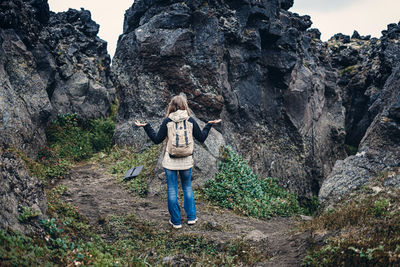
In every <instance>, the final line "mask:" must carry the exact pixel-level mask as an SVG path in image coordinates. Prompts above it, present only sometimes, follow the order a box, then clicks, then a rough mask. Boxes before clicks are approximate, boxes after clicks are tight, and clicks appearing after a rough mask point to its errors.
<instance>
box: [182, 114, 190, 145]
mask: <svg viewBox="0 0 400 267" xmlns="http://www.w3.org/2000/svg"><path fill="white" fill-rule="evenodd" d="M183 127H184V128H185V142H186V146H187V145H189V140H188V136H187V130H186V120H184V121H183Z"/></svg>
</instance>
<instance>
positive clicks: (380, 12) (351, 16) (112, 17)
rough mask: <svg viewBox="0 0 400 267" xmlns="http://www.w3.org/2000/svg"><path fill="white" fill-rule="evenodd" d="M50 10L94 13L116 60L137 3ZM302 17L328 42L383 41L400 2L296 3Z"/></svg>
mask: <svg viewBox="0 0 400 267" xmlns="http://www.w3.org/2000/svg"><path fill="white" fill-rule="evenodd" d="M48 2H49V5H50V10H51V11H54V12H61V11H66V10H68V8H74V9H78V10H79V9H80V8H81V7H83V8H85V9H87V10H90V12H91V13H92V19H93V20H94V21H96V22H97V24H100V32H99V37H100V38H102V39H103V40H105V41H107V42H108V53H109V54H110V55H111V57H113V55H114V52H115V48H116V44H117V40H118V36H119V35H120V34H121V33H122V28H123V21H124V14H125V10H126V9H128V8H129V7H130V6H131V5H132V4H133V0H114V1H99V0H68V1H65V0H48ZM289 11H291V12H295V13H298V14H300V15H310V16H311V20H312V21H313V25H312V27H313V28H318V29H319V30H320V32H321V33H322V35H321V39H322V40H324V41H326V40H327V39H329V38H330V37H331V36H332V35H334V34H335V33H339V32H341V33H343V34H347V35H352V33H353V31H354V30H357V31H358V32H359V33H360V34H361V35H368V34H370V35H372V37H378V38H379V37H380V36H381V31H382V30H385V29H386V26H387V24H389V23H398V22H399V20H400V0H294V6H293V7H292V8H291V9H290V10H289Z"/></svg>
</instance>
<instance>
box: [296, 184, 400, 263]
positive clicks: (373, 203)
mask: <svg viewBox="0 0 400 267" xmlns="http://www.w3.org/2000/svg"><path fill="white" fill-rule="evenodd" d="M376 186H377V187H380V188H381V189H382V191H381V192H379V193H377V192H375V191H374V190H373V189H372V187H373V186H372V185H369V186H364V188H363V189H361V190H360V191H359V192H358V193H357V194H356V195H354V196H352V197H351V198H350V199H348V200H346V201H344V202H342V203H341V204H339V205H338V206H336V207H335V208H334V209H328V210H326V211H324V212H323V213H322V214H320V215H319V216H317V217H316V218H315V219H314V220H313V221H312V222H310V223H306V224H305V225H303V227H304V228H303V230H308V231H311V232H312V233H313V234H314V235H322V236H330V237H329V238H326V239H325V241H324V243H322V244H321V243H319V244H315V246H314V247H313V249H311V250H310V251H309V253H308V256H307V257H306V258H305V260H304V263H303V265H304V266H396V265H399V264H400V190H399V189H384V188H383V187H382V186H381V185H380V184H379V183H378V184H375V187H376Z"/></svg>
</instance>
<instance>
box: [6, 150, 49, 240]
mask: <svg viewBox="0 0 400 267" xmlns="http://www.w3.org/2000/svg"><path fill="white" fill-rule="evenodd" d="M0 174H1V180H0V207H1V210H0V228H7V227H10V228H12V229H14V230H18V231H20V232H25V233H26V232H31V231H32V230H33V231H35V230H37V229H34V228H32V225H29V226H28V225H27V224H25V223H22V222H21V221H20V220H19V219H18V216H19V215H20V214H21V211H22V210H23V208H26V207H29V208H31V209H32V212H35V211H36V212H37V213H36V215H37V216H36V217H35V218H32V219H34V220H35V222H36V224H33V226H37V225H38V222H39V219H41V218H44V217H45V214H46V210H47V204H46V196H45V194H44V191H43V184H42V183H41V182H39V181H38V180H37V179H36V177H30V176H29V175H28V173H27V171H26V168H25V165H24V164H23V162H22V160H21V159H19V158H18V156H16V155H15V154H14V153H12V152H10V151H5V150H3V149H2V148H0Z"/></svg>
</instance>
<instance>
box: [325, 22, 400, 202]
mask: <svg viewBox="0 0 400 267" xmlns="http://www.w3.org/2000/svg"><path fill="white" fill-rule="evenodd" d="M399 40H400V26H398V25H396V24H390V25H389V26H388V30H387V31H383V36H382V37H381V38H380V40H376V39H374V40H366V41H365V40H360V39H359V38H357V39H355V38H353V39H352V40H351V41H348V42H346V43H347V44H340V45H339V49H340V47H342V49H340V50H341V51H336V52H337V54H336V56H335V57H334V58H339V57H341V56H342V57H343V58H345V57H344V56H343V55H341V53H345V54H351V55H353V56H352V57H347V59H348V60H349V63H347V65H348V64H351V65H350V67H348V66H346V65H344V66H343V65H342V67H345V68H344V70H342V74H343V75H342V78H341V79H340V80H341V81H342V86H343V90H344V94H345V95H347V96H346V97H345V98H344V99H348V100H347V101H345V102H344V103H345V105H347V107H348V108H347V115H346V119H347V125H348V129H349V130H348V135H347V136H348V138H347V141H348V143H349V144H351V145H355V146H358V153H357V154H356V155H355V156H350V157H348V158H346V159H345V160H344V161H341V160H340V161H338V162H337V163H336V164H335V167H334V168H333V171H332V173H331V174H330V175H329V176H328V177H327V179H326V180H325V181H324V183H323V185H322V187H321V191H320V195H319V198H320V201H321V202H322V203H324V204H329V203H331V202H337V201H338V200H340V199H341V198H343V197H345V196H347V195H348V194H349V193H351V192H352V191H354V190H356V189H359V188H361V187H362V186H363V185H364V184H366V183H368V182H370V181H372V180H373V179H377V178H379V179H384V182H383V184H384V185H385V186H399V185H400V117H399V116H400V86H399V84H400V83H399V82H400V58H399V56H400V53H399V51H400V44H399ZM331 41H332V40H331ZM336 41H337V40H336ZM336 41H335V42H336ZM371 43H372V44H371ZM344 51H346V52H344ZM349 51H350V52H349ZM350 62H351V63H350ZM339 72H340V71H339ZM344 72H347V73H344Z"/></svg>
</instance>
